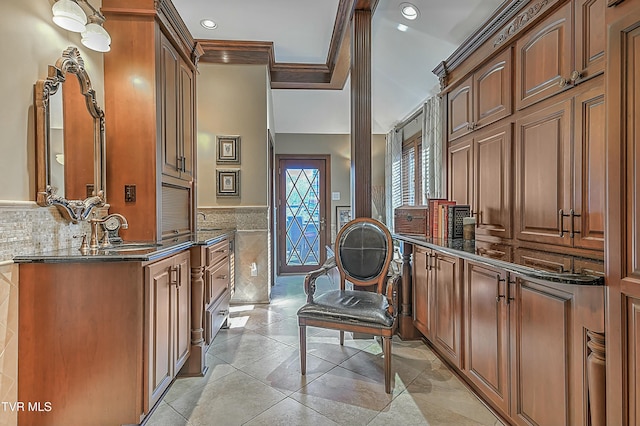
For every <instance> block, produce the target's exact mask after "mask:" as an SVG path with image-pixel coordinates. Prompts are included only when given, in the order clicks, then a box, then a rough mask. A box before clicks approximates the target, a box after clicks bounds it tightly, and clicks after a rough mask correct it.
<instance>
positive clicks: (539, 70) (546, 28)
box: [516, 2, 573, 110]
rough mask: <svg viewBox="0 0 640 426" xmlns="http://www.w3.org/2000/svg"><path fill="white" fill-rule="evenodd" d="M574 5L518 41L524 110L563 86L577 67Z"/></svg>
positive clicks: (520, 104)
mask: <svg viewBox="0 0 640 426" xmlns="http://www.w3.org/2000/svg"><path fill="white" fill-rule="evenodd" d="M571 5H572V2H567V4H565V5H564V6H562V7H561V8H559V9H558V10H557V11H556V12H554V13H553V14H552V15H550V16H549V17H548V18H546V19H545V20H543V21H542V22H540V23H539V24H538V25H536V27H535V28H533V29H532V30H531V32H529V33H528V34H526V35H525V36H524V37H522V38H520V39H519V40H518V41H517V42H516V69H517V70H518V71H517V72H516V108H517V109H519V110H520V109H523V108H525V107H527V106H529V105H532V104H534V103H536V102H538V101H541V100H543V99H546V98H548V97H549V96H552V95H554V94H556V93H558V92H560V91H561V90H563V88H562V87H561V86H560V81H561V79H562V78H565V79H569V76H570V75H571V71H572V68H573V65H572V57H573V47H572V42H571V39H572V36H573V29H572V28H573V26H572V22H571V15H572V13H571Z"/></svg>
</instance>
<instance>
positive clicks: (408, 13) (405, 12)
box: [400, 3, 420, 21]
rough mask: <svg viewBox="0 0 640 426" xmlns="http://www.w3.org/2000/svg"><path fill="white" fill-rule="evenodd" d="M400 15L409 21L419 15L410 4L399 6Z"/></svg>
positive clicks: (416, 9) (415, 8)
mask: <svg viewBox="0 0 640 426" xmlns="http://www.w3.org/2000/svg"><path fill="white" fill-rule="evenodd" d="M400 13H402V16H404V17H405V18H407V19H408V20H410V21H413V20H414V19H416V18H417V17H418V16H419V15H420V11H419V10H418V8H417V7H416V6H414V5H412V4H411V3H402V4H400Z"/></svg>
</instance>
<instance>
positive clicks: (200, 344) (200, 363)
mask: <svg viewBox="0 0 640 426" xmlns="http://www.w3.org/2000/svg"><path fill="white" fill-rule="evenodd" d="M205 253H206V250H204V249H200V247H199V246H195V247H194V248H193V249H191V355H190V356H189V359H188V360H187V362H186V363H185V364H184V366H183V367H182V369H181V370H180V374H179V375H180V376H182V377H184V376H204V375H205V373H206V370H207V366H206V362H205V354H206V350H205V346H204V327H203V325H204V308H203V307H204V265H205V264H206V257H205Z"/></svg>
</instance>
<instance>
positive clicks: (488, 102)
mask: <svg viewBox="0 0 640 426" xmlns="http://www.w3.org/2000/svg"><path fill="white" fill-rule="evenodd" d="M511 56H512V53H511V49H506V50H504V51H503V52H502V53H500V54H498V55H497V56H496V57H495V58H493V59H491V60H489V61H488V62H487V64H485V65H484V66H482V67H481V68H480V69H478V70H477V71H476V72H475V73H474V74H473V75H472V76H470V77H469V78H467V79H466V80H465V81H463V82H462V83H460V84H458V85H457V86H456V87H455V88H453V89H452V90H451V92H450V93H449V95H448V97H447V105H448V107H447V123H448V124H447V132H448V136H449V140H454V139H457V138H459V137H461V136H464V135H466V134H468V133H470V132H471V131H473V130H477V129H480V128H482V127H484V126H486V125H488V124H491V123H494V122H496V121H498V120H500V119H501V118H503V117H507V116H508V115H510V114H511V110H512V109H511V99H512V94H511V84H512V72H511Z"/></svg>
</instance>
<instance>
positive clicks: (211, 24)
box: [200, 19, 218, 30]
mask: <svg viewBox="0 0 640 426" xmlns="http://www.w3.org/2000/svg"><path fill="white" fill-rule="evenodd" d="M200 25H202V26H203V27H205V28H206V29H208V30H214V29H216V28H217V27H218V24H216V23H215V22H213V21H212V20H211V19H203V20H202V21H200Z"/></svg>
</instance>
